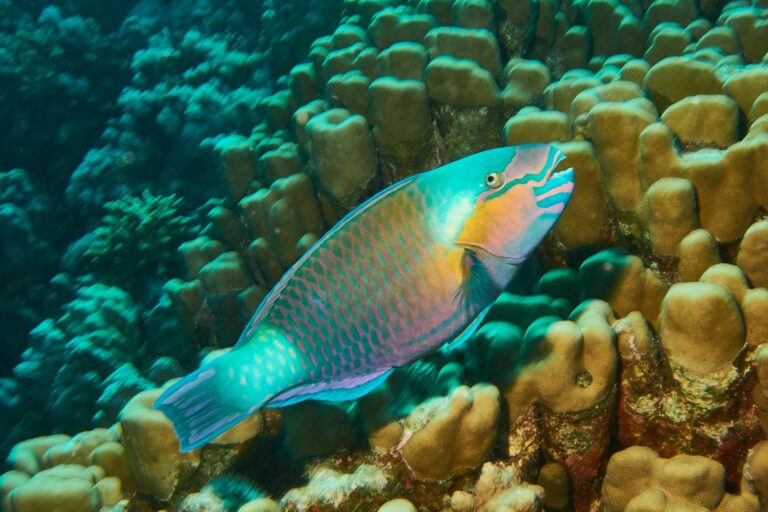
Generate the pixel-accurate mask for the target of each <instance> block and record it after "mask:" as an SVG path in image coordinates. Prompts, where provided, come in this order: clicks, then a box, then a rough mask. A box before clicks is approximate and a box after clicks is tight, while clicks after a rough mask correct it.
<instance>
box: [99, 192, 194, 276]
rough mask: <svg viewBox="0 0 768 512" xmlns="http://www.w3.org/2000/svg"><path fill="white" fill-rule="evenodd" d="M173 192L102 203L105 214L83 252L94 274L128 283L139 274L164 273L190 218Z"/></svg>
mask: <svg viewBox="0 0 768 512" xmlns="http://www.w3.org/2000/svg"><path fill="white" fill-rule="evenodd" d="M181 203H182V199H181V198H179V197H176V195H175V194H171V195H170V196H161V195H154V194H152V193H151V192H148V191H146V190H145V191H144V192H143V193H142V195H141V196H129V197H125V198H121V199H118V200H116V201H110V202H107V203H105V204H104V208H105V209H106V211H107V213H106V215H105V216H104V218H103V219H102V222H101V225H100V226H99V227H97V228H96V229H95V231H94V232H93V241H92V243H91V245H90V246H89V247H88V249H87V250H86V252H85V256H86V258H87V259H88V260H90V262H91V263H92V266H93V269H94V271H95V272H96V273H97V274H100V275H101V276H103V277H106V278H108V279H110V280H114V281H116V282H118V283H121V284H130V283H131V282H132V281H133V280H135V277H136V276H137V274H138V273H140V272H141V273H143V272H144V271H149V273H150V274H152V273H154V272H157V271H159V272H163V271H164V270H165V269H166V268H167V267H169V266H170V265H171V264H172V263H173V262H174V260H175V258H176V247H178V245H179V244H180V243H181V242H183V241H184V240H185V238H186V236H187V234H188V233H189V219H188V218H187V217H185V216H184V215H182V214H181V213H180V212H179V210H180V207H181Z"/></svg>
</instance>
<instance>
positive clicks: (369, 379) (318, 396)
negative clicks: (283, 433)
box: [265, 368, 393, 407]
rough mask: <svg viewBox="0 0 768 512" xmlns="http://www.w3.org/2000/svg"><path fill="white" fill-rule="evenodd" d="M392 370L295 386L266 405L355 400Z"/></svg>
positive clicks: (373, 387) (278, 405)
mask: <svg viewBox="0 0 768 512" xmlns="http://www.w3.org/2000/svg"><path fill="white" fill-rule="evenodd" d="M392 370H393V369H392V368H386V369H384V370H379V371H376V372H373V373H368V374H366V375H356V376H354V377H347V378H345V379H339V380H333V381H329V382H313V383H311V384H302V385H300V386H294V387H292V388H290V389H287V390H285V391H283V392H282V393H280V394H278V395H275V396H274V397H273V398H272V399H271V400H270V401H269V402H267V403H266V404H265V406H266V407H285V406H286V405H292V404H296V403H299V402H303V401H304V400H325V401H328V402H344V401H346V400H355V399H357V398H360V397H361V396H363V395H366V394H368V393H369V392H371V391H373V390H374V389H375V388H376V387H377V386H378V385H379V384H381V383H382V382H384V381H385V380H386V379H387V377H389V374H390V373H392Z"/></svg>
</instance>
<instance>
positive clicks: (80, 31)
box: [0, 0, 768, 512]
mask: <svg viewBox="0 0 768 512" xmlns="http://www.w3.org/2000/svg"><path fill="white" fill-rule="evenodd" d="M56 3H57V4H58V3H62V5H63V6H59V7H54V6H51V7H47V8H46V9H44V10H40V12H38V13H37V16H31V15H29V14H25V15H23V14H20V12H19V11H17V9H19V8H18V7H16V6H14V5H13V3H11V2H2V1H1V0H0V12H7V15H8V16H12V17H14V19H16V18H18V19H19V20H21V21H20V22H19V24H18V25H17V26H16V27H10V26H9V25H8V24H7V23H5V22H4V21H1V20H0V32H1V33H0V39H2V40H7V41H8V42H9V44H10V45H11V48H12V51H15V52H16V53H15V55H17V56H18V58H19V59H21V60H22V61H23V62H24V65H25V66H26V70H27V71H26V72H25V73H23V74H22V73H17V74H16V75H13V79H14V84H15V85H16V86H17V88H18V91H19V92H18V94H19V96H20V99H21V100H23V101H29V98H39V97H40V96H41V95H42V94H44V91H45V89H46V88H49V92H48V94H52V93H51V92H50V87H55V88H56V90H57V91H58V90H60V89H61V90H65V91H68V92H67V94H68V95H69V97H70V98H72V101H82V99H83V98H90V99H91V101H90V102H87V103H86V105H87V107H86V108H83V109H82V111H80V112H78V115H79V117H86V118H87V119H88V120H87V122H86V121H83V120H80V121H78V120H79V117H71V118H70V119H69V120H70V121H71V122H72V123H74V124H78V123H79V128H80V129H81V130H83V134H81V136H80V137H75V136H74V135H73V134H72V133H71V132H70V131H68V129H69V130H72V129H74V128H72V127H69V125H64V126H63V127H60V129H59V131H58V132H57V133H56V134H52V133H51V132H50V130H51V127H50V126H47V125H46V126H45V127H44V129H45V130H46V131H44V130H43V129H42V128H41V131H40V133H43V134H45V137H44V138H43V139H34V138H32V142H28V143H25V144H22V143H21V142H23V141H24V139H25V138H28V137H30V135H29V133H31V132H29V126H31V125H32V124H34V120H35V119H38V118H39V117H40V116H41V113H40V112H38V111H37V110H28V111H26V112H24V115H23V116H21V117H19V118H18V119H20V120H21V121H23V122H20V123H17V124H14V126H13V130H11V131H9V132H8V133H6V134H4V135H3V141H6V140H7V141H8V143H7V144H5V143H4V144H3V148H2V150H1V151H0V159H1V160H0V161H2V162H3V164H7V166H8V167H7V169H6V171H8V172H3V173H0V185H2V187H0V188H2V190H0V236H1V237H2V239H1V241H2V242H3V243H2V249H0V275H2V276H3V277H4V279H2V283H0V288H2V290H3V291H4V292H5V293H6V294H7V295H8V298H7V299H6V298H5V297H4V298H3V299H2V301H1V302H0V307H1V308H2V311H3V315H0V318H2V319H0V324H1V325H3V326H4V329H5V330H4V332H8V333H12V336H11V338H12V340H13V341H14V343H10V342H9V343H8V344H5V345H3V347H0V354H2V355H3V359H4V360H3V361H2V362H0V363H2V366H3V368H5V367H6V366H7V368H5V370H4V373H2V374H0V416H2V417H3V418H4V419H5V418H8V419H10V421H9V422H4V423H3V424H2V426H0V434H2V436H3V439H2V441H1V443H6V444H7V446H8V447H9V448H10V455H9V457H8V461H7V464H6V465H7V468H6V469H7V470H8V471H7V472H6V473H4V474H3V475H2V477H0V492H1V493H2V503H3V505H2V506H3V510H8V511H13V512H37V511H44V510H54V507H56V506H58V507H64V508H60V509H61V510H67V511H73V512H80V511H91V510H94V511H95V510H107V511H115V512H116V511H122V510H167V509H177V510H185V511H187V510H188V511H197V510H208V511H230V510H233V511H237V510H239V511H240V512H250V511H280V510H283V511H326V510H328V511H331V510H341V511H358V510H379V511H381V512H394V511H415V510H419V511H454V512H463V511H467V512H469V511H489V512H491V511H506V510H530V511H537V510H555V511H566V510H575V511H577V512H580V511H590V510H606V511H620V510H635V511H639V510H643V511H649V510H653V511H656V510H658V511H663V510H683V509H685V510H717V511H722V512H724V511H732V510H733V511H736V510H738V511H755V512H757V511H760V510H766V509H768V442H766V440H765V439H766V435H767V433H768V346H767V345H766V343H768V289H767V288H766V287H768V270H766V269H768V2H766V1H765V0H752V1H748V0H735V1H724V0H722V1H705V0H701V1H694V0H646V1H640V0H621V1H619V0H346V1H345V2H343V9H342V6H341V2H309V3H306V5H305V4H303V3H302V4H300V5H299V4H296V5H293V4H295V2H293V3H292V2H271V1H266V2H262V3H261V4H263V5H261V6H260V7H259V9H261V10H260V11H259V12H258V13H255V12H254V11H253V10H252V9H248V8H244V7H242V6H237V5H235V4H238V2H219V3H218V4H221V5H213V4H212V3H210V2H203V1H199V2H181V3H180V4H183V5H180V6H179V7H177V8H175V9H178V11H176V10H174V9H172V8H170V7H168V6H164V7H160V6H154V5H153V3H152V2H133V4H136V5H134V6H133V7H132V8H131V9H132V10H131V12H132V13H133V14H132V15H131V16H127V15H126V13H125V12H121V13H117V12H112V11H110V13H105V12H102V11H99V10H98V9H95V7H94V6H93V5H92V4H91V3H87V2H85V4H87V5H85V6H81V5H80V4H81V3H82V2H77V1H74V0H73V1H72V2H56ZM187 4H189V5H187ZM291 5H293V8H291V7H290V6H291ZM128 8H129V7H128V6H126V7H125V9H126V10H127V9H128ZM79 9H80V10H79ZM94 9H95V10H94ZM294 11H296V12H294ZM78 13H80V14H82V16H81V15H80V14H78ZM172 13H177V14H178V13H181V14H187V15H189V19H188V24H187V25H184V21H183V20H182V19H180V18H179V16H171V14H172ZM191 13H195V14H194V15H192V14H191ZM339 13H340V14H339ZM229 14H232V15H231V16H230V15H229ZM141 16H150V18H141ZM151 16H154V18H151ZM164 16H165V17H166V18H164ZM171 18H172V19H173V22H172V23H171V22H170V21H168V19H171ZM141 19H153V20H154V22H152V23H147V24H142V23H140V22H139V21H137V20H141ZM94 20H96V21H94ZM131 20H132V21H131ZM163 20H166V22H168V23H169V24H168V27H169V28H166V29H165V30H159V29H157V30H155V29H156V27H157V26H160V25H162V24H163ZM115 27H120V28H115ZM225 27H230V28H231V31H228V29H227V30H225ZM249 27H253V29H252V30H251V29H250V28H249ZM302 28H306V31H304V30H302ZM310 29H311V30H310ZM100 31H102V32H104V33H109V34H110V37H112V38H114V39H115V41H113V42H112V43H110V42H109V40H99V39H98V37H97V36H98V34H100V33H101V32H100ZM310 32H311V33H312V34H313V35H312V36H311V37H308V36H307V34H309V33H310ZM17 33H20V34H23V35H24V36H25V37H23V38H22V37H15V36H16V35H17ZM150 34H151V35H150ZM254 34H255V35H254ZM46 37H47V38H49V39H46ZM51 40H56V41H58V43H56V44H59V46H60V47H58V48H56V47H55V44H54V43H52V42H51ZM95 40H97V41H98V44H96V42H97V41H95ZM281 41H293V42H294V43H295V45H296V46H295V47H293V46H290V45H289V44H280V43H279V42H281ZM43 43H45V44H43ZM110 44H111V45H112V50H111V51H112V52H113V53H112V54H113V55H115V59H118V60H115V61H112V62H111V63H110V68H109V70H110V72H111V76H110V77H108V79H105V78H104V77H100V78H98V79H97V78H95V77H93V76H92V75H94V73H93V71H92V70H91V69H90V65H91V61H92V60H93V59H96V60H100V59H104V58H105V57H104V55H105V54H107V53H108V52H109V51H110ZM89 45H90V49H91V50H90V53H87V54H85V57H83V58H80V57H78V58H74V57H70V59H72V66H70V68H69V71H67V72H64V71H63V70H62V69H61V68H62V65H63V64H62V63H63V62H64V60H65V59H64V57H66V56H68V55H69V54H70V53H73V52H74V53H77V52H79V51H81V49H82V48H83V47H86V46H89ZM302 45H303V46H302ZM35 48H37V50H35ZM298 48H300V51H299V50H298ZM54 50H56V51H54ZM35 51H37V52H38V54H36V53H35ZM43 51H44V52H47V53H46V55H45V58H40V54H39V52H43ZM6 53H7V52H6ZM62 56H64V57H62ZM118 56H123V60H119V57H118ZM9 59H11V57H9V56H8V55H6V54H5V53H3V54H1V55H0V63H2V69H3V70H5V69H6V68H7V67H9V66H10V64H8V63H7V62H6V61H8V62H11V61H10V60H9ZM3 73H5V71H3ZM4 76H5V75H4ZM56 76H58V77H59V78H58V79H57V80H54V77H56ZM118 85H119V86H120V87H118ZM121 91H122V92H121ZM3 103H5V104H6V106H5V107H2V108H11V109H17V108H18V106H17V105H18V102H16V103H15V102H14V99H12V98H6V102H3ZM37 108H39V106H38V107H37ZM63 112H64V111H63V110H60V109H59V107H56V108H55V109H53V110H52V111H49V112H48V113H49V114H50V115H51V116H52V117H51V119H54V120H57V121H56V122H58V123H59V124H61V123H64V121H63V120H62V119H63V117H64V114H63ZM94 123H97V124H98V123H101V124H100V125H99V128H100V129H101V130H102V131H101V132H94V128H93V126H92V124H94ZM73 126H74V125H73ZM68 127H69V128H68ZM25 130H27V131H25ZM70 140H71V141H73V142H71V143H72V148H73V151H74V152H76V153H77V154H75V155H74V156H73V154H72V153H70V154H69V155H67V157H66V158H62V159H57V158H53V157H52V155H53V154H55V153H54V152H50V153H47V152H45V151H43V150H42V149H41V147H43V146H42V144H43V143H45V141H48V142H47V143H48V144H53V146H50V147H51V148H58V147H60V146H61V145H62V144H66V143H69V141H70ZM528 143H550V144H554V145H555V146H556V147H557V148H558V149H559V150H560V151H562V152H563V153H564V154H565V155H566V159H565V160H564V161H563V162H562V164H561V168H562V169H565V168H567V167H572V168H573V169H574V180H575V187H574V193H573V197H572V199H571V202H570V203H569V205H568V207H567V208H566V210H565V211H564V213H563V215H562V216H561V218H560V220H559V222H558V223H557V224H556V225H555V227H554V229H553V230H552V231H551V232H550V234H549V235H548V236H547V238H546V239H545V241H544V242H543V243H542V244H541V246H540V247H539V249H538V250H537V252H536V254H535V256H534V257H533V258H532V260H531V261H528V262H527V263H526V264H525V266H524V268H523V269H521V271H520V272H519V273H518V275H517V277H516V279H515V280H514V282H513V283H512V284H511V285H510V286H509V287H508V288H507V289H506V290H505V291H504V292H503V293H502V294H501V296H500V297H499V298H498V300H497V301H496V302H495V303H494V304H493V305H492V307H491V308H490V309H489V311H488V313H487V315H486V317H485V319H484V320H483V323H482V324H481V325H480V326H479V328H478V330H477V331H476V332H475V333H474V335H473V336H472V337H471V338H470V339H469V340H468V341H467V342H466V343H464V344H463V345H461V346H458V347H446V348H443V349H441V350H439V351H437V352H435V353H433V354H430V355H427V356H426V357H425V358H423V359H420V360H418V361H416V362H414V363H411V364H409V365H408V366H405V367H402V368H397V369H396V370H395V371H394V372H393V373H392V375H391V376H390V377H389V378H388V379H387V380H386V381H385V382H383V383H382V384H381V385H379V386H378V387H377V388H376V389H374V390H373V391H371V392H370V393H369V394H368V395H366V396H364V397H362V398H360V399H358V400H356V401H350V402H341V403H324V402H306V403H302V404H297V405H292V406H289V407H285V408H282V409H264V410H262V411H259V412H257V413H255V414H253V415H252V416H250V417H249V418H248V419H247V420H246V421H245V422H243V424H241V425H239V426H238V427H236V428H235V429H233V430H232V431H231V432H228V433H226V434H224V435H223V436H220V437H219V438H217V439H216V440H214V442H213V443H211V444H210V445H207V446H204V447H202V448H198V449H195V450H192V451H191V452H188V453H181V452H180V450H179V442H178V440H177V438H176V435H175V432H174V430H173V427H172V424H171V422H170V421H169V420H168V418H166V417H165V416H164V415H163V414H162V413H161V412H160V411H158V410H155V409H153V408H152V405H153V403H154V401H155V400H156V399H157V398H158V397H159V396H160V394H161V393H162V390H163V388H164V387H167V386H169V385H171V383H172V382H174V379H176V378H178V377H181V376H182V375H183V374H184V373H186V372H187V371H190V370H193V369H195V368H197V367H198V365H199V364H200V363H201V361H205V360H211V359H212V358H214V357H217V356H218V355H219V354H221V353H222V352H221V350H222V349H224V350H226V349H228V348H229V347H231V346H232V345H233V344H234V343H235V342H236V341H237V340H238V337H239V336H240V333H241V331H242V329H243V328H244V327H245V326H246V324H247V322H248V320H249V319H250V318H251V316H252V315H253V313H254V311H255V309H256V308H257V307H258V305H259V304H260V303H261V301H262V300H263V299H264V297H265V296H266V295H267V294H268V293H269V291H270V289H271V288H272V287H273V286H274V285H275V283H277V282H278V280H279V279H280V278H281V276H282V275H283V274H284V273H285V272H286V271H287V270H288V269H289V268H290V267H291V266H292V265H293V264H294V263H295V262H296V261H297V260H298V259H299V258H300V257H301V256H302V255H303V254H304V253H305V251H306V250H307V249H309V248H310V247H311V246H312V244H314V243H315V242H316V241H317V240H318V239H319V238H320V237H322V236H323V234H324V233H325V232H326V231H327V230H328V229H330V228H331V227H332V226H334V225H335V224H336V223H337V222H338V221H339V220H340V219H342V218H343V216H344V215H345V214H347V213H349V212H350V211H352V210H353V209H354V208H355V207H356V206H357V205H359V204H360V203H361V202H362V201H364V200H366V199H367V198H369V197H371V196H372V195H373V194H375V193H376V192H378V191H380V190H382V189H383V188H385V187H387V186H388V185H391V184H393V183H395V182H397V181H399V180H401V179H403V178H406V177H408V176H411V175H413V174H416V173H418V172H421V171H425V170H428V169H432V168H434V167H437V166H439V165H442V164H445V163H448V162H450V161H453V160H456V159H458V158H460V157H463V156H466V155H469V154H472V153H475V152H478V151H482V150H484V149H489V148H495V147H498V146H501V145H519V144H528ZM32 155H37V156H36V157H35V158H33V157H32ZM22 168H25V169H26V170H22ZM43 170H44V171H43ZM57 184H58V187H59V190H58V192H56V193H55V194H54V193H52V192H51V187H53V186H55V185H57ZM62 202H63V203H64V206H62ZM62 212H69V214H71V217H72V218H73V219H76V221H77V222H78V224H79V225H78V227H77V228H71V229H70V232H69V233H66V234H65V231H66V230H63V229H62V228H61V227H60V226H58V223H57V215H59V214H61V213H62ZM100 218H101V219H102V220H101V222H99V219H100ZM505 221H506V219H500V222H505ZM73 234H74V236H73ZM64 249H66V251H64ZM57 251H58V253H57ZM60 253H61V254H60ZM25 266H27V267H31V268H32V270H31V271H29V272H26V271H25V268H26V267H25ZM6 275H7V276H8V279H5V277H6ZM6 311H7V313H6ZM6 318H8V319H10V320H6ZM6 324H7V325H8V326H9V327H7V328H5V326H6ZM20 331H23V333H21V334H18V335H17V334H16V333H17V332H20ZM14 336H15V337H14ZM6 354H8V361H12V362H6V361H5V359H6V357H5V355H6ZM6 425H7V426H6ZM78 432H80V433H78ZM11 446H12V448H11Z"/></svg>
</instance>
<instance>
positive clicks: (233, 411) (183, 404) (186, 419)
mask: <svg viewBox="0 0 768 512" xmlns="http://www.w3.org/2000/svg"><path fill="white" fill-rule="evenodd" d="M217 369H218V368H217V365H216V364H209V365H206V366H204V367H202V368H200V369H199V370H197V371H195V372H193V373H191V374H189V375H187V376H186V377H185V378H183V379H182V380H180V381H179V382H177V383H175V384H173V385H172V386H171V387H169V388H168V389H167V390H166V391H165V393H163V394H162V395H161V396H160V398H158V399H157V401H156V402H155V404H154V407H155V409H159V410H160V411H162V412H163V413H164V414H165V415H166V416H168V418H169V419H170V420H171V421H172V422H173V426H174V428H175V429H176V435H177V436H178V437H179V442H180V443H181V451H182V452H188V451H191V450H194V449H195V448H198V447H200V446H202V445H204V444H206V443H207V442H208V441H210V440H212V439H213V438H215V437H217V436H218V435H219V434H221V433H223V432H224V431H226V430H228V429H229V428H231V427H232V426H234V425H235V424H237V423H239V422H241V421H242V420H244V419H245V418H247V417H248V415H249V413H248V412H247V411H246V412H244V411H242V410H240V409H239V408H238V407H236V406H233V405H232V404H231V403H227V400H226V399H225V398H224V397H222V396H221V395H220V392H219V389H220V387H219V385H218V384H217Z"/></svg>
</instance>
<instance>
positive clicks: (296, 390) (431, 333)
mask: <svg viewBox="0 0 768 512" xmlns="http://www.w3.org/2000/svg"><path fill="white" fill-rule="evenodd" d="M562 158H563V155H562V153H560V152H559V151H558V150H557V149H556V148H554V147H553V146H548V145H528V146H518V147H505V148H499V149H494V150H489V151H484V152H482V153H477V154H475V155H471V156H469V157H467V158H464V159H461V160H458V161H456V162H452V163H450V164H447V165H445V166H443V167H439V168H437V169H434V170H432V171H428V172H425V173H421V174H417V175H415V176H413V177H411V178H408V179H405V180H403V181H401V182H398V183H396V184H394V185H392V186H391V187H389V188H388V189H386V190H384V191H382V192H380V193H379V194H377V195H376V196H374V197H373V198H371V199H369V200H368V201H366V202H365V203H363V204H362V205H361V206H360V207H358V208H357V209H356V210H354V211H353V212H351V213H350V214H349V215H347V216H346V217H345V218H344V219H343V220H341V221H340V222H339V223H338V224H337V225H336V226H335V227H334V228H333V229H331V230H330V231H329V232H328V233H326V235H325V236H324V237H323V238H321V239H320V240H319V241H318V242H317V243H316V244H315V245H314V246H313V247H312V248H311V249H310V250H309V251H308V252H307V253H306V254H305V255H304V256H303V257H302V258H301V259H300V260H299V261H298V262H296V264H295V265H294V266H293V267H292V268H291V269H290V270H289V271H288V272H287V273H286V274H285V276H283V278H282V279H281V280H280V282H279V283H278V284H277V285H276V286H275V288H274V289H273V290H272V292H271V293H270V295H269V296H268V297H267V298H266V299H265V300H264V302H263V303H262V304H261V305H260V306H259V308H258V309H257V311H256V313H255V314H254V317H253V318H252V320H251V321H250V323H249V325H248V327H247V328H246V329H245V331H244V332H243V334H242V336H241V338H240V341H239V342H238V343H237V345H236V346H235V348H234V349H233V350H231V351H230V352H229V353H227V354H226V355H224V356H222V357H219V358H218V359H215V360H214V361H212V362H211V363H209V364H207V365H204V366H202V367H201V368H200V369H198V370H197V371H195V372H193V373H192V374H190V375H188V376H187V377H185V378H184V379H182V380H181V381H179V382H178V383H176V384H174V385H173V386H171V387H169V388H168V389H167V390H166V392H165V393H164V394H163V395H162V396H161V397H160V398H159V399H158V401H157V402H156V404H155V407H157V408H158V409H160V410H162V411H163V412H164V413H165V414H166V415H167V416H168V417H169V418H170V419H171V420H172V421H173V423H174V426H175V428H176V431H177V434H178V436H179V439H180V441H181V446H182V449H184V450H191V449H194V448H196V447H198V446H201V445H202V444H205V443H206V442H208V441H210V440H211V439H213V438H214V437H216V436H218V435H219V434H221V433H222V432H224V431H225V430H227V429H228V428H230V427H231V426H233V425H234V424H236V423H238V422H239V421H241V420H242V419H244V418H245V417H247V416H248V415H249V414H252V413H253V412H254V411H256V410H258V409H259V408H261V407H281V406H286V405H290V404H293V403H297V402H300V401H302V400H307V399H319V400H334V401H339V400H350V399H354V398H358V397H360V396H362V395H364V394H365V393H367V392H368V391H370V390H371V389H373V388H375V387H376V386H377V385H378V384H380V383H381V382H382V381H383V380H384V379H386V377H387V376H388V375H389V373H390V372H391V371H392V369H393V368H396V367H398V366H402V365H405V364H407V363H409V362H411V361H414V360H415V359H417V358H419V357H421V356H423V355H425V354H427V353H429V352H431V351H434V350H436V349H437V348H439V347H441V346H442V345H443V344H445V343H447V342H459V341H462V340H464V339H466V337H467V336H468V335H469V334H471V333H472V331H473V330H474V329H475V328H476V327H477V325H478V324H479V323H480V321H481V320H482V316H483V315H484V313H485V311H486V310H487V308H488V307H489V306H490V304H491V303H492V302H493V301H494V300H495V299H496V298H497V297H498V295H499V294H500V293H501V291H502V290H503V289H504V288H505V287H506V286H507V284H508V283H509V281H510V280H511V279H512V277H513V276H514V273H515V271H516V269H517V268H518V265H519V264H520V263H521V262H522V261H524V260H525V258H527V257H528V255H529V254H530V253H531V252H532V251H533V250H534V249H535V247H536V246H537V245H538V244H539V242H540V241H541V239H542V238H543V237H544V236H545V235H546V233H547V232H548V231H549V230H550V229H551V227H552V226H553V225H554V223H555V222H556V220H557V218H558V217H559V215H560V214H561V212H562V211H563V209H564V208H565V206H566V204H567V202H568V200H569V198H570V196H571V193H572V190H573V173H572V171H571V170H570V169H569V170H567V171H564V172H560V173H556V174H553V169H554V167H555V166H556V165H557V164H558V162H560V160H561V159H562Z"/></svg>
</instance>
